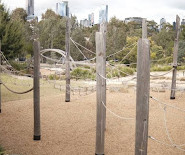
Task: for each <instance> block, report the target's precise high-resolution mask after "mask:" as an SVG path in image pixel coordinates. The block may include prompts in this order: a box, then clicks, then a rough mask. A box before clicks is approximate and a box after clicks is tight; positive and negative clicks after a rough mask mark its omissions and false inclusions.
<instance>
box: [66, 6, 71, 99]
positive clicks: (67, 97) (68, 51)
mask: <svg viewBox="0 0 185 155" xmlns="http://www.w3.org/2000/svg"><path fill="white" fill-rule="evenodd" d="M66 20H67V21H66V61H65V62H66V98H65V101H66V102H70V18H69V7H68V6H67V18H66Z"/></svg>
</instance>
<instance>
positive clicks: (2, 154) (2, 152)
mask: <svg viewBox="0 0 185 155" xmlns="http://www.w3.org/2000/svg"><path fill="white" fill-rule="evenodd" d="M4 151H5V150H4V149H3V148H2V147H1V146H0V155H4Z"/></svg>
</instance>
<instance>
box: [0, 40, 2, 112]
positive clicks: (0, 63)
mask: <svg viewBox="0 0 185 155" xmlns="http://www.w3.org/2000/svg"><path fill="white" fill-rule="evenodd" d="M0 52H2V51H1V40H0ZM1 59H2V54H1V53H0V65H2V62H1V61H2V60H1ZM1 71H2V70H1V68H0V79H1ZM0 113H1V81H0Z"/></svg>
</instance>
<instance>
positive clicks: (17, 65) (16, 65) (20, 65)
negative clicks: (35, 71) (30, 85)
mask: <svg viewBox="0 0 185 155" xmlns="http://www.w3.org/2000/svg"><path fill="white" fill-rule="evenodd" d="M10 64H11V65H12V67H13V68H14V69H16V70H18V71H20V70H24V69H26V68H27V63H26V62H23V63H19V62H16V61H11V62H10Z"/></svg>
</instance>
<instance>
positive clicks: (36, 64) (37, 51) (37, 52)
mask: <svg viewBox="0 0 185 155" xmlns="http://www.w3.org/2000/svg"><path fill="white" fill-rule="evenodd" d="M33 50H34V93H33V97H34V136H33V139H34V140H40V139H41V131H40V42H38V41H34V43H33Z"/></svg>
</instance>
